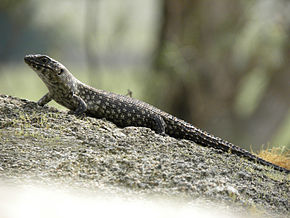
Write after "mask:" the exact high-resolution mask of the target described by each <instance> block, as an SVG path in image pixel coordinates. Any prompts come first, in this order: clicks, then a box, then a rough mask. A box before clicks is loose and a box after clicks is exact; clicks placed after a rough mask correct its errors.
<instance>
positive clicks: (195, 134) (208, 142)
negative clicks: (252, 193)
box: [174, 120, 290, 174]
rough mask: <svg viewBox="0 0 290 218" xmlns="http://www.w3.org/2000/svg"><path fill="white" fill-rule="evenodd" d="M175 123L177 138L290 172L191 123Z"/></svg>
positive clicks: (178, 121)
mask: <svg viewBox="0 0 290 218" xmlns="http://www.w3.org/2000/svg"><path fill="white" fill-rule="evenodd" d="M175 122H176V123H175V125H176V126H178V128H176V129H175V131H174V135H175V137H178V138H183V139H188V140H190V141H194V142H195V143H197V144H200V145H202V146H204V147H213V148H215V149H219V150H223V151H225V152H229V153H233V154H236V155H238V156H240V157H243V158H245V159H248V160H250V161H254V162H257V163H259V164H262V165H265V166H269V167H273V168H274V169H276V170H279V171H281V172H286V173H287V174H288V173H289V172H290V171H289V170H287V169H285V168H283V167H280V166H277V165H275V164H273V163H270V162H268V161H266V160H263V159H262V158H259V157H257V156H256V155H254V154H252V153H250V152H249V151H247V150H244V149H242V148H240V147H238V146H236V145H234V144H232V143H230V142H227V141H226V140H223V139H221V138H219V137H216V136H213V135H211V134H209V133H207V132H205V131H202V130H200V129H198V128H196V127H194V126H193V125H191V124H189V123H186V122H184V121H181V120H175Z"/></svg>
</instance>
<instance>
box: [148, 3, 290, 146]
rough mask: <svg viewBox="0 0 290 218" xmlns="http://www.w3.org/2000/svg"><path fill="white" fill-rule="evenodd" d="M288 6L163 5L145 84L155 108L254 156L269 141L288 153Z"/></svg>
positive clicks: (278, 4) (260, 4) (268, 4)
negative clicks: (151, 68) (248, 149)
mask: <svg viewBox="0 0 290 218" xmlns="http://www.w3.org/2000/svg"><path fill="white" fill-rule="evenodd" d="M289 7H290V2H289V1H270V0H267V1H252V0H246V1H245V0H238V1H231V0H221V1H214V2H213V1H203V0H197V1H174V0H164V1H163V11H162V14H163V16H162V18H163V20H162V23H161V28H160V33H159V40H158V42H159V43H158V45H157V46H156V50H155V61H154V62H153V66H154V68H155V73H156V75H157V78H158V79H157V80H156V77H152V80H151V81H150V82H149V83H150V85H148V86H150V89H148V90H150V91H151V95H150V96H151V98H153V99H155V100H154V102H155V104H157V105H159V107H163V108H167V109H168V110H169V111H171V112H172V113H173V114H176V115H177V116H179V117H182V118H184V119H185V120H188V121H191V122H192V123H195V124H197V125H198V126H200V127H202V128H203V129H207V130H209V131H210V132H214V133H215V134H218V135H220V136H223V137H225V138H228V139H230V140H232V141H236V142H240V143H241V144H244V145H248V146H249V145H253V146H252V147H253V148H254V150H255V146H254V145H259V144H262V143H268V142H271V141H272V139H275V143H277V144H281V145H288V146H289V145H290V122H289V121H287V122H285V121H286V120H287V119H288V120H289V112H290V110H289V106H290V101H289V93H290V71H289V69H290V62H289V51H290V43H289V33H290V31H289V30H290V28H289V27H290V25H289V24H290V14H289ZM151 84H154V85H151ZM160 90H162V91H160ZM282 126H283V128H282ZM283 131H284V134H283V136H280V137H276V135H279V134H281V132H283ZM237 139H238V140H237ZM272 142H273V141H272Z"/></svg>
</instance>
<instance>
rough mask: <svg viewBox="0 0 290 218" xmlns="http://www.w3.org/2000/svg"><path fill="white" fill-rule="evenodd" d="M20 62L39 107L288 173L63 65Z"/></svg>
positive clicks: (40, 59)
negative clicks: (38, 92) (33, 78)
mask: <svg viewBox="0 0 290 218" xmlns="http://www.w3.org/2000/svg"><path fill="white" fill-rule="evenodd" d="M24 60H25V62H26V63H27V64H28V65H29V66H30V67H31V68H32V69H33V70H34V71H35V72H36V73H37V74H38V76H39V77H40V78H41V79H42V81H43V82H44V84H45V85H46V86H47V88H48V90H49V92H48V93H47V94H46V95H44V96H43V97H42V98H41V99H40V100H39V101H38V104H39V105H41V106H43V105H45V104H47V103H48V102H49V101H51V100H55V101H56V102H57V103H59V104H61V105H63V106H64V107H66V108H68V109H70V110H71V111H72V112H73V113H75V114H76V115H77V116H82V115H88V116H92V117H95V118H106V119H107V120H109V121H111V122H113V123H115V124H116V125H117V126H119V127H125V126H143V127H148V128H150V129H152V130H154V131H155V132H156V133H158V134H161V135H165V134H167V135H169V136H172V137H174V138H177V139H188V140H191V141H194V142H195V143H197V144H200V145H202V146H206V147H214V148H216V149H220V150H223V151H225V152H231V153H234V154H237V155H238V156H241V157H244V158H246V159H248V160H251V161H255V162H257V163H260V164H263V165H266V166H270V167H273V168H274V169H276V170H279V171H282V172H286V173H287V174H288V173H289V170H287V169H285V168H282V167H279V166H277V165H275V164H272V163H270V162H267V161H265V160H263V159H261V158H259V157H257V156H255V155H253V154H251V153H250V152H248V151H246V150H244V149H242V148H240V147H237V146H235V145H234V144H232V143H229V142H227V141H225V140H223V139H220V138H218V137H215V136H213V135H210V134H209V133H207V132H205V131H202V130H200V129H198V128H196V127H194V126H193V125H191V124H189V123H187V122H185V121H183V120H180V119H178V118H176V117H174V116H172V115H170V114H168V113H166V112H163V111H161V110H159V109H158V108H155V107H153V106H152V105H149V104H147V103H145V102H142V101H139V100H137V99H134V98H130V97H127V96H123V95H118V94H114V93H111V92H106V91H103V90H99V89H95V88H92V87H90V86H88V85H86V84H84V83H82V82H80V81H79V80H77V79H76V78H75V77H74V76H73V75H72V74H71V73H70V72H69V70H68V69H67V68H66V67H65V66H63V65H62V64H61V63H59V62H58V61H55V60H53V59H52V58H50V57H48V56H46V55H39V54H37V55H26V56H25V58H24Z"/></svg>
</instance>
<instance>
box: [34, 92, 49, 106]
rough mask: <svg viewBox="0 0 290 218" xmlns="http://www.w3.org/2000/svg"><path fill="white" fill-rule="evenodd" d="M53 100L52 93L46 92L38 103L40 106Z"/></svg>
mask: <svg viewBox="0 0 290 218" xmlns="http://www.w3.org/2000/svg"><path fill="white" fill-rule="evenodd" d="M51 100H52V97H51V95H50V93H49V92H48V93H46V94H45V95H44V96H43V97H42V98H41V99H39V100H38V102H37V104H38V105H40V106H44V105H46V104H47V103H48V102H50V101H51Z"/></svg>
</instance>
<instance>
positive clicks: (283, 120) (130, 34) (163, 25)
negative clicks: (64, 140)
mask: <svg viewBox="0 0 290 218" xmlns="http://www.w3.org/2000/svg"><path fill="white" fill-rule="evenodd" d="M289 11H290V1H289V0H236V1H232V0H219V1H211V0H195V1H185V0H179V1H176V0H146V1H142V0H122V1H121V0H120V1H117V0H62V1H57V0H50V1H41V0H1V2H0V29H1V34H0V93H1V94H8V95H13V96H17V97H21V98H26V99H30V100H33V101H37V100H38V99H39V98H41V97H42V96H43V95H44V94H45V93H46V92H47V90H46V87H45V86H44V84H43V83H42V82H41V80H40V79H39V78H38V77H37V75H36V74H35V73H34V72H33V71H32V70H31V69H29V68H28V66H26V65H25V64H24V62H23V57H24V55H26V54H35V53H41V54H47V55H49V56H51V57H53V58H54V59H56V60H59V61H61V62H62V63H63V64H64V65H65V66H66V67H67V68H68V69H70V70H71V72H72V73H73V74H74V75H75V76H76V77H77V78H78V79H80V80H81V81H83V82H85V83H88V84H90V85H92V86H94V87H96V88H100V89H105V90H109V91H113V92H117V93H120V94H127V93H128V90H131V91H132V93H133V97H134V98H138V99H141V100H144V101H146V102H148V103H151V104H153V105H155V106H157V107H159V108H161V109H163V110H165V111H167V112H170V113H172V114H174V115H175V116H177V117H179V118H182V119H184V120H186V121H188V122H190V123H192V124H194V125H196V126H197V127H200V128H202V129H204V130H207V131H209V132H210V133H212V134H214V135H217V136H219V137H222V138H225V139H227V140H230V141H231V142H233V143H235V144H237V145H240V146H241V147H244V148H246V149H250V148H252V149H253V150H254V151H256V150H257V149H260V148H261V146H262V145H264V146H265V147H268V146H270V147H272V146H284V147H288V148H289V147H290V60H289V59H290V40H289V39H290V38H289V36H290V13H289ZM50 104H51V105H55V106H57V107H60V106H58V105H56V104H55V103H50Z"/></svg>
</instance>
